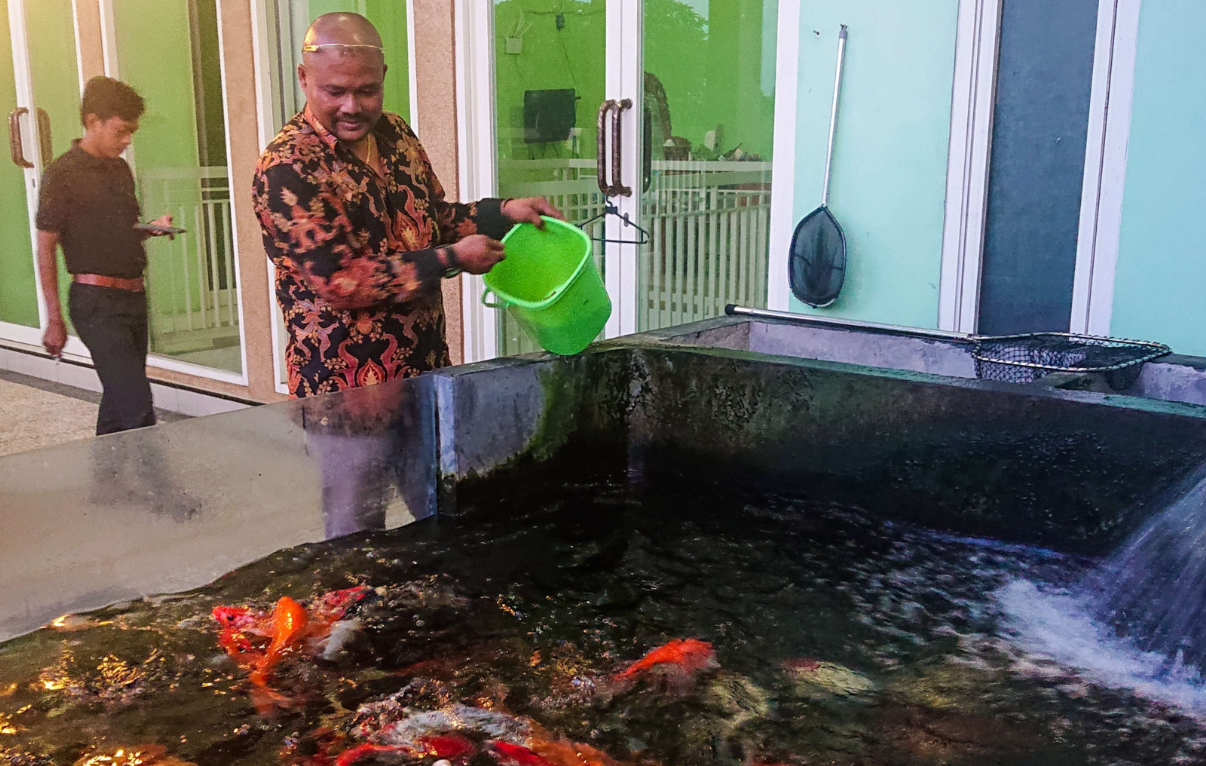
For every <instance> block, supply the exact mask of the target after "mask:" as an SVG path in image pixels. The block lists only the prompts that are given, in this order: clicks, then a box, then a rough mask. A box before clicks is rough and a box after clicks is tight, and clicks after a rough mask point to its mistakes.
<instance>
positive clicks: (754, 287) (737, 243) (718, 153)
mask: <svg viewBox="0 0 1206 766" xmlns="http://www.w3.org/2000/svg"><path fill="white" fill-rule="evenodd" d="M777 15H778V2H777V0H690V1H687V0H684V1H683V2H678V1H677V0H650V1H649V2H646V3H645V25H644V30H645V40H644V56H645V78H644V89H645V92H644V97H643V99H642V103H643V106H644V113H643V115H642V118H643V125H644V132H645V135H644V139H645V142H646V155H645V156H646V157H647V165H646V174H645V177H644V179H643V184H642V189H643V194H642V197H641V215H642V220H643V225H644V227H645V228H646V229H647V230H649V232H650V242H649V243H648V244H647V245H645V246H643V247H642V248H641V252H640V262H639V272H638V280H637V282H638V283H637V296H636V297H637V307H638V308H637V327H638V329H639V330H642V331H644V330H653V329H657V328H661V327H668V326H672V325H677V324H683V323H685V322H693V321H697V320H700V319H705V318H708V317H713V316H719V315H720V314H723V313H724V307H725V304H727V303H738V304H741V305H745V306H757V307H765V306H766V293H767V247H768V240H769V225H770V193H771V186H770V180H771V146H772V143H773V134H774V106H775V105H774V85H775V37H776V18H777Z"/></svg>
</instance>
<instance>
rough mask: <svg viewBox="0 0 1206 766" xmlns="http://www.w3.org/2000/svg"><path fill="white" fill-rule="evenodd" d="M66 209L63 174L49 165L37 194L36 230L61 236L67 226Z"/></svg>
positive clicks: (65, 188) (65, 190) (65, 187)
mask: <svg viewBox="0 0 1206 766" xmlns="http://www.w3.org/2000/svg"><path fill="white" fill-rule="evenodd" d="M67 207H68V204H67V185H66V183H65V179H64V178H63V174H62V173H60V172H58V171H57V169H56V168H55V167H54V165H51V166H50V167H49V168H47V170H46V173H45V174H44V175H43V176H42V187H41V190H40V191H39V192H38V215H37V224H38V230H39V231H53V232H55V233H57V234H62V233H63V231H64V229H66V226H67V218H68V211H67Z"/></svg>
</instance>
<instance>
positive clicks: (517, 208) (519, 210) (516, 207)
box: [502, 197, 565, 229]
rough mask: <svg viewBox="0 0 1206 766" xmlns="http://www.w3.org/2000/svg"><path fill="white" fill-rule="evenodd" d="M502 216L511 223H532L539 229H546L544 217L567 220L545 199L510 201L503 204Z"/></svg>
mask: <svg viewBox="0 0 1206 766" xmlns="http://www.w3.org/2000/svg"><path fill="white" fill-rule="evenodd" d="M502 214H503V218H506V219H507V220H508V221H510V222H511V223H530V224H532V225H533V226H535V227H536V228H537V229H543V228H544V219H543V218H541V216H544V215H547V216H548V217H549V218H556V219H558V220H561V221H564V220H565V215H564V214H563V213H562V212H561V211H560V210H558V209H557V208H555V207H553V205H552V203H550V202H549V201H548V200H547V199H545V198H543V197H524V198H523V199H509V200H507V201H505V202H503V204H502Z"/></svg>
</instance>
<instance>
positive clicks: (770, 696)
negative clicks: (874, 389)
mask: <svg viewBox="0 0 1206 766" xmlns="http://www.w3.org/2000/svg"><path fill="white" fill-rule="evenodd" d="M1086 563H1087V562H1086V561H1085V560H1083V559H1079V558H1076V557H1071V556H1065V555H1059V554H1054V553H1052V552H1049V551H1044V550H1041V549H1037V548H1025V547H1012V546H1005V545H1001V544H998V543H993V542H990V541H982V540H974V539H961V538H954V537H950V536H945V535H940V534H936V533H934V532H930V531H927V530H924V529H919V528H913V527H909V526H905V525H899V524H893V523H890V522H888V521H885V520H884V519H882V518H877V517H876V516H875V515H874V514H871V513H867V512H862V511H858V510H854V509H849V508H841V507H834V506H828V505H822V504H816V503H810V502H804V501H798V500H791V499H787V498H781V497H773V496H761V497H750V496H741V495H732V494H730V495H727V496H726V495H725V493H723V492H722V491H721V490H720V488H717V487H705V486H696V487H694V488H692V489H685V488H681V487H680V488H678V489H677V490H675V491H667V492H654V493H645V494H642V495H640V496H634V495H633V494H631V493H630V492H629V491H627V490H625V489H624V488H622V487H609V486H581V487H579V488H577V489H576V490H575V491H574V492H572V493H570V494H569V495H567V496H566V497H564V498H562V499H561V500H559V501H558V502H555V503H551V504H549V505H548V506H546V507H543V508H533V509H532V511H531V512H530V513H529V514H525V515H520V516H514V517H511V518H509V519H508V520H506V521H497V520H494V521H491V520H480V521H475V522H474V523H472V524H469V523H465V522H461V521H451V522H449V521H441V522H439V523H437V522H435V520H429V521H427V522H420V523H419V524H417V525H413V526H410V527H407V528H404V529H401V530H397V531H394V532H389V533H380V534H377V535H373V536H360V537H358V538H355V539H351V540H344V541H340V542H333V543H326V544H320V545H311V546H304V547H301V548H296V549H292V550H289V551H282V552H280V553H278V554H275V555H273V556H271V557H269V558H267V559H265V560H264V561H261V562H259V563H256V564H253V565H251V566H247V567H244V568H242V569H240V570H239V571H237V572H234V573H231V574H230V575H228V576H226V577H224V578H222V579H221V580H220V581H219V582H217V583H215V584H214V585H213V586H211V587H208V588H204V589H202V590H200V591H196V592H193V593H189V594H183V595H180V596H176V597H166V598H152V599H147V600H145V601H141V602H138V603H134V604H122V605H118V606H116V607H112V608H109V609H105V610H102V611H100V612H96V613H92V614H88V615H80V616H75V617H69V618H64V619H62V620H59V621H57V622H56V623H55V624H53V625H52V626H50V627H48V628H46V629H43V630H41V631H38V632H37V633H34V634H32V635H29V636H26V637H23V638H21V639H17V640H15V641H11V642H9V643H7V644H6V645H4V646H3V648H0V692H2V693H3V696H2V697H0V721H3V730H2V731H3V735H2V736H3V738H4V739H3V740H2V741H3V747H4V750H3V751H2V752H3V753H4V755H5V756H6V757H7V758H8V759H9V760H10V762H13V763H31V764H35V763H67V764H70V763H77V762H85V763H95V764H101V763H136V762H143V763H154V762H161V763H179V762H181V761H183V762H191V763H196V764H200V765H204V764H228V763H249V764H275V763H293V764H321V763H340V764H348V763H353V762H356V763H360V762H363V763H376V762H379V763H421V762H434V761H436V760H440V759H444V760H449V761H452V762H454V763H458V762H459V763H466V762H469V761H473V760H475V759H478V760H477V762H481V763H486V762H488V761H489V759H492V760H493V761H495V762H498V763H501V764H504V765H510V764H516V765H522V766H538V765H543V764H557V765H558V766H568V765H569V764H573V763H581V764H611V763H615V762H618V763H626V762H627V763H644V764H713V763H724V764H812V763H827V764H914V763H915V764H931V763H944V764H995V763H1001V764H1009V763H1016V764H1022V763H1025V764H1036V763H1050V764H1076V763H1085V764H1089V763H1102V764H1104V763H1110V764H1132V763H1133V764H1148V763H1177V762H1195V761H1198V760H1199V759H1202V758H1206V736H1204V735H1206V728H1204V727H1202V726H1201V725H1200V724H1199V722H1198V721H1197V720H1195V718H1194V717H1193V716H1192V715H1190V714H1189V713H1187V712H1186V711H1184V710H1182V709H1179V708H1178V707H1177V706H1176V705H1175V704H1162V703H1161V702H1160V701H1158V700H1154V699H1153V698H1151V697H1150V696H1145V695H1144V694H1142V693H1141V692H1136V691H1134V690H1127V689H1123V688H1111V687H1109V686H1106V685H1098V684H1096V683H1094V681H1093V680H1092V679H1091V678H1086V677H1082V676H1081V675H1078V674H1077V673H1076V672H1074V671H1072V670H1069V669H1067V668H1065V667H1062V666H1061V665H1060V664H1058V663H1057V662H1056V661H1055V660H1053V659H1052V658H1051V657H1050V656H1048V655H1045V654H1044V653H1043V652H1041V651H1034V650H1031V649H1028V648H1027V647H1026V646H1025V645H1024V643H1022V642H1020V641H1018V640H1017V638H1018V635H1017V631H1016V629H1015V628H1013V627H1011V619H1012V618H1011V615H1010V613H1009V604H1008V600H1007V599H1008V594H1009V592H1010V588H1016V587H1018V585H1019V584H1022V583H1025V584H1028V585H1030V586H1032V587H1038V588H1043V589H1060V588H1065V587H1067V586H1068V585H1069V584H1071V583H1073V582H1075V581H1076V580H1077V578H1079V577H1080V576H1081V574H1082V573H1083V572H1084V570H1085V567H1086ZM358 586H365V587H364V588H363V589H362V590H358V591H353V592H352V595H351V596H350V597H349V596H348V595H347V594H346V592H345V594H343V596H342V598H341V599H331V598H329V597H328V598H327V599H326V600H327V601H328V602H331V601H334V600H341V601H342V602H343V604H344V605H347V608H346V611H341V613H340V614H338V615H333V616H335V617H338V620H337V621H335V622H334V623H333V625H332V624H326V625H322V624H321V623H319V624H320V630H318V631H317V633H318V634H319V635H318V636H316V637H317V638H318V639H319V640H318V641H315V642H313V643H306V642H304V641H298V642H297V643H296V644H294V645H292V646H291V647H289V649H288V650H287V651H285V652H283V653H282V655H281V656H280V657H279V658H278V659H279V661H278V662H272V663H267V664H265V663H264V662H263V657H264V654H257V653H256V652H257V648H258V649H261V650H262V649H263V648H264V647H266V646H267V645H268V644H269V643H270V642H272V641H273V640H275V639H274V637H278V636H279V635H280V633H281V631H282V630H287V629H288V628H287V627H284V626H282V625H280V624H279V620H278V621H277V623H274V622H273V620H272V619H271V616H270V615H271V614H272V612H273V609H274V604H275V603H276V602H277V600H278V599H279V597H281V596H288V597H291V598H293V599H296V600H297V601H298V602H300V603H301V604H303V605H306V606H305V607H303V609H306V607H308V609H306V611H308V612H310V613H311V614H314V613H315V612H318V611H321V610H322V606H323V603H322V602H323V601H324V599H323V597H322V594H324V593H330V592H333V591H346V589H350V588H357V587H358ZM348 604H350V605H348ZM215 607H217V608H218V616H219V618H223V617H224V618H225V619H215V617H214V611H215ZM223 607H240V608H248V609H249V610H252V611H250V612H242V611H241V610H240V611H239V612H238V614H237V615H234V616H231V615H230V614H224V613H223V609H222V608H223ZM255 610H260V615H261V617H262V618H263V619H262V621H261V622H260V625H259V627H260V628H262V629H263V635H262V636H260V635H256V633H255V632H254V631H256V630H257V626H256V625H255V624H254V623H255V620H254V619H249V615H254V614H255ZM240 620H242V621H241V622H240ZM231 623H237V624H238V626H239V627H238V628H234V629H231V628H229V624H231ZM231 631H233V632H234V633H239V634H241V636H240V637H241V638H243V639H244V640H246V641H247V651H246V653H245V656H244V653H241V652H240V651H239V649H238V648H237V647H232V646H231V645H230V642H229V641H224V640H223V638H224V635H225V636H229V635H230V634H231ZM224 644H225V645H226V649H225V650H224V648H223V645H224ZM658 647H662V648H661V649H660V650H659V649H658ZM642 658H645V659H643V660H642ZM257 661H258V664H257ZM260 669H263V670H265V671H266V677H265V678H263V679H260V680H258V681H257V680H255V678H254V676H255V675H256V673H257V671H258V670H260ZM1186 688H1187V689H1188V688H1189V687H1188V686H1187V687H1186ZM119 750H120V751H124V753H125V754H126V755H127V757H126V759H125V760H123V759H122V756H115V755H114V754H115V753H117V752H118V751H119ZM132 754H141V755H138V756H137V757H134V756H133V755H132ZM156 755H157V756H158V760H157V759H156V757H155V756H156ZM106 757H109V758H111V759H112V760H104V758H106ZM139 758H140V759H141V760H139ZM480 759H487V760H480Z"/></svg>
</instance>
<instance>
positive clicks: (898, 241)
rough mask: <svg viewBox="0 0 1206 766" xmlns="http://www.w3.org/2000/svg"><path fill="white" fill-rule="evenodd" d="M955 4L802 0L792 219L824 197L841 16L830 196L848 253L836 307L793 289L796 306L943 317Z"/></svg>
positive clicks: (952, 0) (916, 320) (904, 318)
mask: <svg viewBox="0 0 1206 766" xmlns="http://www.w3.org/2000/svg"><path fill="white" fill-rule="evenodd" d="M958 5H959V3H958V0H926V1H925V2H907V3H906V2H883V0H845V1H844V2H831V0H804V2H803V5H802V9H801V21H800V79H799V84H798V88H799V90H798V107H797V120H798V122H797V127H796V173H795V181H796V187H795V221H796V222H798V221H799V220H800V219H802V218H803V217H804V216H805V215H807V214H808V213H809V212H810V211H811V210H813V209H814V208H816V207H817V206H818V205H819V204H820V202H821V186H822V179H823V178H824V168H825V142H826V138H827V135H828V132H829V114H830V103H831V99H832V97H833V76H834V65H835V63H836V57H837V33H838V28H839V26H840V25H841V24H846V25H848V26H849V28H850V40H849V44H848V46H847V52H846V67H845V75H844V81H843V84H842V95H841V107H840V114H839V118H838V131H837V142H836V148H835V153H834V160H833V179H832V184H831V187H830V195H829V205H830V208H831V209H832V210H833V212H834V215H835V216H836V217H837V219H838V221H839V222H840V223H841V224H842V227H843V228H844V230H845V232H846V238H847V243H848V250H847V255H848V258H849V262H848V268H847V272H846V283H845V286H844V288H843V290H842V294H841V296H840V297H839V298H838V300H837V302H836V303H835V304H834V305H833V306H832V307H829V308H824V309H815V310H814V309H809V308H808V307H807V306H804V305H803V304H802V303H800V302H799V301H797V300H796V299H795V298H794V297H793V298H792V310H793V311H802V312H807V313H817V314H823V315H825V316H836V317H842V318H847V319H857V320H863V321H873V322H884V323H889V324H899V325H907V326H912V327H930V328H932V327H936V326H937V323H938V288H939V282H940V275H941V268H942V228H943V212H944V205H945V199H946V169H947V149H948V139H949V135H950V118H951V88H952V84H953V79H954V61H955V32H956V22H957V13H958ZM774 278H779V277H778V276H776V277H774Z"/></svg>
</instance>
